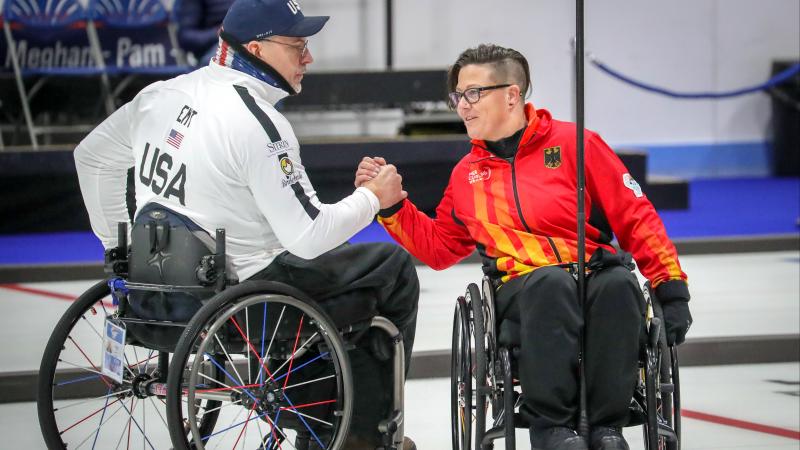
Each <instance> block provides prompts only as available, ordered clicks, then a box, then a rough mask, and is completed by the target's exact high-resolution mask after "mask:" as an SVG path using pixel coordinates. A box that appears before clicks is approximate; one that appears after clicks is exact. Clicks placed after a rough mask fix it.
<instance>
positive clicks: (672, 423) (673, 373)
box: [653, 297, 680, 450]
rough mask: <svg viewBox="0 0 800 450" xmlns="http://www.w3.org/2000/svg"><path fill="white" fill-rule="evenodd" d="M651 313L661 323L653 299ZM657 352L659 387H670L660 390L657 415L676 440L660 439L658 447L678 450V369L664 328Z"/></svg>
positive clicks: (658, 307)
mask: <svg viewBox="0 0 800 450" xmlns="http://www.w3.org/2000/svg"><path fill="white" fill-rule="evenodd" d="M653 299H654V301H653V312H654V314H655V316H656V317H658V318H660V319H661V320H662V323H663V319H664V311H663V310H662V309H661V303H660V302H659V301H658V299H655V298H654V297H653ZM658 351H659V356H660V359H659V385H660V386H663V385H672V389H671V390H666V389H662V390H661V397H660V403H659V405H658V415H659V417H661V418H662V419H663V420H664V421H665V424H666V425H667V426H669V427H670V428H672V429H673V430H674V431H675V435H676V440H674V441H673V440H667V439H666V438H664V437H661V438H660V440H659V445H660V446H662V447H663V448H664V449H666V450H678V449H679V448H680V409H679V406H680V385H679V383H678V374H677V372H678V368H677V364H676V362H674V361H673V358H672V351H671V348H670V347H669V346H668V345H667V333H666V329H665V328H664V326H662V328H661V333H659V336H658Z"/></svg>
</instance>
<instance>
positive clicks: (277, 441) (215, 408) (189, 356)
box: [37, 205, 405, 450]
mask: <svg viewBox="0 0 800 450" xmlns="http://www.w3.org/2000/svg"><path fill="white" fill-rule="evenodd" d="M118 232H119V245H118V247H116V248H114V249H112V250H109V251H107V253H106V273H107V274H108V275H109V277H108V279H106V280H103V281H100V282H98V283H97V284H95V285H94V286H92V287H91V288H90V289H89V290H88V291H86V292H85V293H83V294H82V295H81V296H80V297H79V298H78V299H77V300H76V301H75V302H74V303H73V304H72V305H71V306H70V308H69V309H68V310H67V311H66V313H65V314H64V316H63V317H62V318H61V319H60V321H59V322H58V324H57V325H56V327H55V328H54V330H53V333H52V335H51V336H50V339H49V341H48V343H47V346H46V348H45V351H44V355H43V357H42V362H41V366H40V371H39V380H38V396H37V408H38V415H39V422H40V427H41V431H42V434H43V437H44V440H45V442H46V445H47V447H48V448H50V449H65V448H70V449H71V448H131V447H134V448H145V449H151V450H154V449H162V448H175V449H189V448H191V449H203V448H217V446H219V445H222V446H225V447H228V448H237V447H238V446H242V447H245V448H259V449H264V450H274V449H279V448H295V449H298V450H308V449H339V448H342V446H343V443H344V441H345V439H346V437H347V434H348V430H349V426H350V422H351V418H352V413H353V396H354V395H355V393H354V389H353V379H352V374H351V368H350V362H349V358H348V353H347V352H348V350H351V349H353V348H354V347H355V343H356V342H358V341H359V340H360V339H362V338H367V336H370V337H372V338H374V337H375V336H378V337H384V336H386V338H387V339H388V344H389V345H390V346H391V347H390V348H393V350H394V357H393V358H394V359H393V376H394V386H393V405H392V411H391V413H390V414H389V417H387V418H386V419H385V420H383V421H382V422H380V426H379V431H380V432H381V433H382V439H383V447H382V448H384V449H386V450H389V449H396V448H402V442H403V436H404V433H403V379H404V376H405V367H404V366H405V360H404V357H403V341H402V336H401V335H400V332H399V331H398V329H397V328H396V327H395V326H394V325H393V324H392V323H391V322H390V321H389V320H388V319H386V318H383V317H380V316H377V315H376V314H375V312H374V311H375V309H374V308H375V301H374V299H370V298H369V296H367V295H362V296H354V297H353V298H352V299H350V300H349V303H348V304H347V306H346V307H342V303H340V302H339V300H338V299H337V301H336V302H335V303H336V305H335V306H336V307H334V305H332V304H326V303H324V302H321V303H318V302H315V301H314V300H312V299H311V298H309V297H308V296H307V295H305V294H304V293H303V292H301V291H300V290H298V289H296V288H294V287H291V286H288V285H286V284H283V283H279V282H274V281H244V282H241V283H239V282H238V281H237V280H236V279H234V278H233V277H231V276H230V274H231V270H230V268H229V267H227V262H226V258H225V231H224V230H223V229H218V230H216V234H215V237H214V238H212V237H211V236H210V235H208V234H207V233H205V232H204V231H203V230H201V229H199V227H197V226H195V225H194V224H192V223H191V222H190V221H188V219H186V218H185V217H183V216H181V215H179V214H177V213H174V212H172V211H170V210H168V209H167V208H163V207H160V206H159V205H152V206H151V205H148V206H146V207H145V209H143V210H142V211H141V212H140V214H139V216H138V217H137V220H136V222H135V223H134V226H133V229H132V233H131V242H132V245H131V246H130V248H129V246H128V244H127V238H128V233H127V226H126V224H120V225H119V230H118ZM371 328H376V329H378V330H382V333H367V332H368V331H369V330H370V329H371ZM384 344H386V343H384ZM282 446H283V447H282Z"/></svg>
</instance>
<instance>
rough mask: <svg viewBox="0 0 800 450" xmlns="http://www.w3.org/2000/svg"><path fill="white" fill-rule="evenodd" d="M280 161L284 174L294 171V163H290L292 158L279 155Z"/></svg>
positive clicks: (287, 174)
mask: <svg viewBox="0 0 800 450" xmlns="http://www.w3.org/2000/svg"><path fill="white" fill-rule="evenodd" d="M280 162H281V170H282V171H283V173H284V174H286V176H289V175H291V174H292V173H294V165H293V164H292V160H291V159H289V157H288V156H285V155H281V159H280Z"/></svg>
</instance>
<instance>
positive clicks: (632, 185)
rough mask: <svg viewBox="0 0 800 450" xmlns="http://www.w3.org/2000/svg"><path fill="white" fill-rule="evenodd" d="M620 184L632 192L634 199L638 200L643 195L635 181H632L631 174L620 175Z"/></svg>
mask: <svg viewBox="0 0 800 450" xmlns="http://www.w3.org/2000/svg"><path fill="white" fill-rule="evenodd" d="M622 184H624V185H625V187H626V188H628V189H630V190H632V191H633V195H635V196H636V198H639V197H641V196H643V195H644V193H643V192H642V187H641V186H639V183H637V182H636V180H634V179H633V177H632V176H631V174H629V173H625V174H623V175H622Z"/></svg>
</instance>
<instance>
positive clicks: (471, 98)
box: [447, 84, 511, 109]
mask: <svg viewBox="0 0 800 450" xmlns="http://www.w3.org/2000/svg"><path fill="white" fill-rule="evenodd" d="M509 86H511V85H510V84H496V85H494V86H484V87H474V88H469V89H465V90H464V92H458V91H455V92H451V93H449V94H447V98H448V100H449V105H450V107H451V108H453V109H456V108H457V107H458V102H460V101H461V98H462V97H463V98H464V99H465V100H466V101H467V103H469V104H470V105H473V104H475V103H477V102H478V100H480V99H481V92H483V91H491V90H492V89H500V88H504V87H509Z"/></svg>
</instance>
